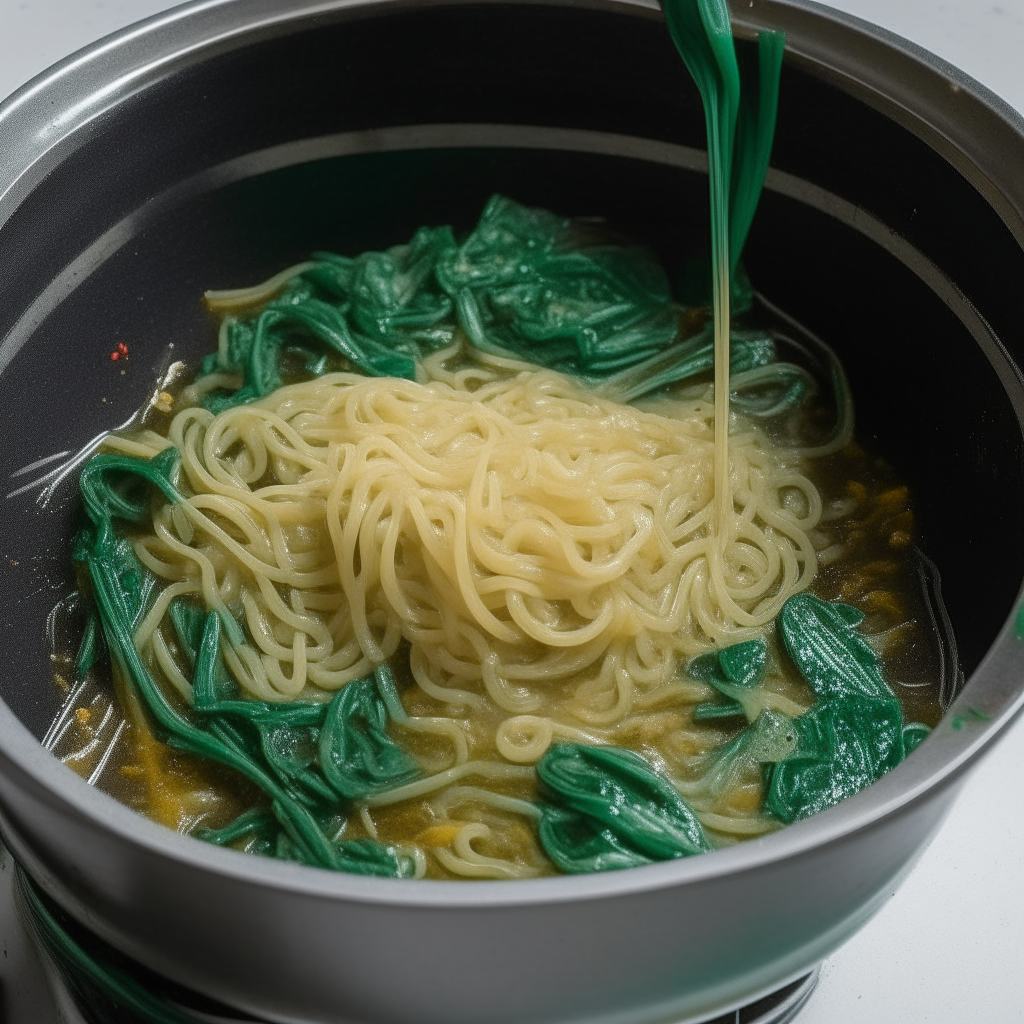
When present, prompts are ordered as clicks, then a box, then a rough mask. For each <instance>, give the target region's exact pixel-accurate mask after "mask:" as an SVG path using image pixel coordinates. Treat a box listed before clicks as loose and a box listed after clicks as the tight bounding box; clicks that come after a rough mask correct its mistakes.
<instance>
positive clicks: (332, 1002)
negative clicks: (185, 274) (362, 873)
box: [2, 764, 959, 1024]
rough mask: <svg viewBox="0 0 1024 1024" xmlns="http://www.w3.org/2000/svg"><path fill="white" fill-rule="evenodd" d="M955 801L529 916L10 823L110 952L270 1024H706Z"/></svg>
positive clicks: (46, 815)
mask: <svg viewBox="0 0 1024 1024" xmlns="http://www.w3.org/2000/svg"><path fill="white" fill-rule="evenodd" d="M3 768H4V777H5V778H6V779H8V780H9V781H10V780H11V779H12V775H14V774H16V773H13V772H12V770H11V766H10V765H9V764H8V765H4V766H3ZM958 788H959V787H958V785H957V784H953V783H950V784H948V785H945V786H942V787H936V788H934V789H932V790H930V791H929V792H928V793H927V794H926V795H925V796H923V797H922V798H921V799H919V800H918V801H916V802H915V803H914V804H913V805H912V806H910V807H907V808H905V809H904V812H903V813H901V814H899V815H893V816H890V817H889V818H887V819H885V820H883V821H879V822H876V823H875V824H874V825H873V826H872V827H870V828H865V829H861V830H860V831H858V832H856V833H854V834H852V835H848V836H845V837H842V838H840V839H838V840H836V841H834V842H831V843H826V844H822V845H819V846H815V847H812V848H811V849H808V850H806V851H805V852H804V853H803V854H801V855H798V856H795V857H788V858H784V859H782V860H778V861H774V862H771V863H768V864H763V865H760V866H757V867H755V868H752V869H750V870H747V871H742V872H736V873H730V874H726V875H724V876H721V877H718V878H715V879H710V880H709V879H704V880H701V881H699V882H697V883H692V882H689V883H688V882H683V883H681V884H675V885H673V884H666V885H663V886H656V887H654V888H650V889H648V890H646V891H641V892H635V891H634V892H630V893H626V894H623V895H619V896H607V897H604V898H597V899H583V900H579V899H577V900H552V901H549V902H533V903H530V904H526V905H521V906H516V905H514V904H513V905H504V906H483V907H459V906H451V907H444V906H426V907H424V906H401V905H391V906H381V905H379V904H376V903H374V902H367V901H364V900H360V899H347V900H346V899H339V898H332V897H329V896H328V897H325V896H323V895H320V894H316V893H311V894H299V893H296V892H287V891H281V890H276V889H272V888H268V887H266V886H263V885H261V884H259V883H257V882H253V881H251V880H247V879H244V878H227V877H223V876H221V875H219V874H218V873H216V872H210V871H207V870H205V869H204V868H203V867H202V866H197V865H194V864H182V863H181V862H178V861H176V860H174V859H173V858H169V857H167V856H165V855H163V854H162V853H160V852H159V851H150V850H145V851H140V849H139V848H138V847H137V846H135V845H134V844H130V843H126V842H125V841H123V840H122V839H121V838H120V837H119V836H117V835H116V834H114V833H112V832H110V831H108V830H105V829H103V828H97V827H96V824H95V822H92V821H90V820H88V819H86V818H83V817H82V816H80V815H78V814H76V813H75V811H74V809H73V808H71V807H70V806H63V807H62V806H55V805H54V804H53V803H52V801H48V800H47V799H46V798H45V794H41V793H38V792H33V791H32V787H31V786H24V787H17V788H12V787H11V786H10V785H8V786H7V787H5V792H4V797H3V801H2V803H3V822H2V823H3V833H4V839H5V842H6V843H7V844H8V845H9V846H10V848H11V849H12V851H13V852H14V854H15V856H16V857H17V858H18V859H19V860H20V861H21V862H22V863H23V864H24V865H25V866H26V867H27V868H28V869H29V871H30V873H31V874H32V875H33V876H34V877H35V878H36V879H37V880H38V881H39V882H40V883H42V884H43V885H44V887H45V888H46V889H47V891H48V892H50V894H51V895H53V896H54V897H55V898H56V899H57V900H58V901H59V902H60V903H61V904H62V905H63V906H64V907H66V908H67V909H69V910H70V911H71V912H72V913H73V914H74V916H75V917H77V918H78V919H79V920H81V921H83V922H85V923H86V924H87V925H88V926H89V927H90V928H92V929H93V930H95V931H96V932H97V933H98V934H99V935H101V936H102V937H103V938H105V939H107V940H108V941H110V942H111V943H112V944H113V945H115V946H117V947H118V948H120V949H122V950H123V951H124V952H126V953H128V954H129V955H130V956H132V957H133V958H135V959H137V960H139V961H140V962H142V963H144V964H146V965H147V966H149V967H152V968H153V969H154V970H157V971H158V972H160V973H162V974H165V975H167V976H168V977H171V978H173V979H174V980H176V981H178V982H180V983H182V984H184V985H187V986H188V987H190V988H194V989H196V990H198V991H200V992H203V993H205V994H208V995H210V996H213V997H215V998H217V999H220V1000H222V1001H223V1002H225V1003H227V1004H228V1005H231V1006H237V1007H239V1008H240V1009H245V1010H248V1011H250V1012H252V1013H254V1014H259V1015H261V1016H263V1017H266V1018H269V1019H271V1020H274V1021H281V1022H288V1024H292V1022H302V1024H314V1022H315V1024H412V1022H415V1024H527V1022H530V1024H569V1022H579V1024H583V1022H586V1024H655V1022H663V1021H666V1020H670V1021H673V1022H676V1021H678V1022H685V1021H691V1020H693V1021H698V1020H704V1019H707V1018H708V1017H710V1016H714V1015H717V1014H718V1013H720V1012H722V1011H723V1010H725V1009H727V1008H729V1007H731V1006H738V1005H742V1004H744V1003H747V1002H749V1001H750V1000H752V999H755V998H758V997H759V996H761V995H763V994H764V993H766V992H768V991H772V990H774V989H776V988H779V987H780V986H781V985H783V984H786V983H787V982H789V981H791V980H792V979H794V978H796V977H798V976H800V975H801V974H804V973H806V972H807V971H808V970H809V969H811V968H813V967H814V966H815V965H816V964H818V963H819V962H820V961H821V960H822V959H824V958H825V957H827V956H828V955H829V954H830V953H832V952H833V951H834V950H835V949H836V948H837V947H838V946H839V945H841V944H842V943H843V942H844V941H845V940H846V939H847V938H848V937H849V936H850V935H852V934H853V932H854V931H856V930H857V929H858V928H859V927H860V926H861V925H862V924H864V922H865V921H866V920H867V919H868V918H869V917H870V916H871V915H872V914H873V913H874V912H875V911H876V910H878V909H879V908H880V907H881V906H882V904H883V903H884V902H885V901H886V900H887V899H888V898H889V897H890V896H891V895H892V894H893V893H894V892H895V890H896V887H897V886H898V884H899V882H900V880H901V879H902V878H903V876H904V875H905V874H906V873H907V872H908V871H909V869H910V868H911V866H912V865H913V864H914V862H915V861H916V859H917V857H918V856H919V855H920V853H921V852H922V851H923V849H924V847H925V846H926V845H927V843H928V841H929V840H930V839H931V837H932V835H933V834H934V832H935V830H936V829H937V828H938V826H939V824H940V823H941V821H942V819H943V817H944V815H945V813H946V811H947V810H948V808H949V806H950V805H951V803H952V801H953V799H954V798H955V795H956V791H957V789H958ZM237 856H242V855H237ZM642 870H648V869H642ZM428 884H430V883H428ZM434 884H435V885H447V884H450V883H434ZM505 884H509V883H505ZM512 884H514V883H512ZM285 965H286V966H285Z"/></svg>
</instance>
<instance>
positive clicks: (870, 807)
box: [0, 0, 1024, 910]
mask: <svg viewBox="0 0 1024 1024" xmlns="http://www.w3.org/2000/svg"><path fill="white" fill-rule="evenodd" d="M492 2H494V3H498V2H508V0H194V2H192V3H186V4H183V5H181V6H179V7H175V8H172V9H171V10H169V11H167V12H164V13H162V14H158V15H156V16H154V17H152V18H149V19H147V20H145V21H142V22H139V23H137V24H134V25H131V26H129V27H128V28H126V29H124V30H122V31H120V32H117V33H114V34H112V35H110V36H107V37H105V38H104V39H101V40H99V41H98V42H96V43H94V44H92V45H90V46H88V47H86V48H84V49H82V50H79V51H78V52H77V53H74V54H72V55H71V56H69V57H67V58H66V59H65V60H63V61H61V62H60V63H58V64H55V65H54V66H53V67H52V68H50V69H49V70H47V71H44V72H43V73H42V74H41V75H38V76H37V77H36V78H34V79H32V80H31V81H29V82H28V83H26V84H25V85H24V86H22V87H21V88H20V89H19V90H18V91H16V92H15V93H13V94H12V95H11V96H10V97H9V98H8V99H7V100H6V101H4V102H3V103H2V104H0V154H3V159H2V161H0V230H2V227H3V224H4V223H5V221H6V219H7V218H8V217H9V216H10V215H11V213H12V212H13V211H14V209H16V208H17V206H18V205H19V204H20V202H21V200H22V199H23V198H24V196H25V195H27V194H28V192H29V191H30V190H31V189H32V188H33V187H34V185H35V184H36V183H37V182H38V181H39V180H40V179H41V178H42V176H44V175H45V174H46V173H48V171H49V170H51V169H52V167H53V166H55V165H56V164H57V163H59V162H60V160H62V159H63V158H64V157H65V156H66V155H67V153H68V152H69V151H70V150H73V149H74V148H76V146H77V144H78V142H79V140H81V139H82V137H83V136H85V135H86V134H87V129H88V126H89V124H90V122H92V121H93V120H95V118H97V117H98V116H99V115H100V114H102V113H103V112H104V111H106V110H109V109H111V108H113V107H114V106H116V105H117V104H119V103H121V102H123V101H124V100H126V99H127V98H128V97H130V96H131V95H133V94H135V93H136V92H138V91H140V90H142V89H145V88H147V87H149V86H152V85H153V84H155V82H157V81H159V80H161V79H162V78H164V77H166V76H167V75H169V74H171V73H173V72H176V71H179V70H181V69H182V68H184V67H186V66H188V65H190V64H192V63H195V62H198V61H201V60H203V59H207V58H209V57H210V56H212V55H214V54H215V53H218V52H223V51H225V50H230V49H234V48H236V47H239V46H244V45H247V44H249V43H251V42H253V41H254V40H255V39H258V38H261V37H264V36H266V35H276V34H283V33H285V32H289V31H292V30H298V29H300V28H301V27H302V26H303V25H304V23H306V22H307V20H308V19H313V18H324V17H329V18H332V19H347V18H355V17H371V16H373V15H374V14H375V13H377V12H378V11H380V10H381V9H382V8H384V7H386V9H387V10H388V11H389V12H390V11H398V10H403V9H406V10H408V9H413V8H416V9H422V8H423V7H424V6H425V4H426V3H430V4H432V5H435V6H446V7H450V6H459V5H463V4H467V5H468V4H479V3H492ZM513 2H517V3H523V4H531V5H545V6H563V7H576V8H584V9H591V10H603V11H612V12H617V13H627V14H630V13H631V14H634V15H637V16H641V17H645V18H654V19H659V20H660V19H661V12H660V8H659V7H658V5H657V3H656V0H513ZM748 2H749V6H748V3H744V5H743V7H742V10H740V11H736V12H734V25H735V26H736V29H737V31H738V34H741V35H745V36H750V35H752V34H754V33H755V32H756V31H757V30H758V29H760V28H780V29H783V30H785V31H786V32H787V35H788V39H787V58H788V59H792V60H795V61H797V62H798V63H800V64H802V65H803V66H804V67H806V68H808V69H810V70H811V71H812V72H813V73H815V74H817V75H818V77H824V78H826V79H827V80H830V81H832V83H833V84H836V85H839V86H840V88H842V89H843V90H844V91H846V92H848V93H852V94H854V95H856V96H857V97H858V98H860V99H862V100H864V101H865V102H867V103H868V104H869V105H871V106H873V107H875V108H876V109H880V110H881V111H882V112H884V113H885V114H887V115H888V116H890V117H891V118H892V119H893V120H896V121H897V122H899V123H901V124H902V125H903V127H905V128H907V129H908V130H910V131H912V132H913V133H914V134H916V135H918V136H919V137H920V138H922V139H923V140H924V141H925V142H927V143H928V144H929V145H931V146H932V147H933V148H934V149H937V150H938V151H939V152H940V153H941V154H942V155H943V156H944V157H946V159H947V160H949V161H950V162H951V163H952V164H953V165H954V166H955V167H956V168H957V169H958V170H959V171H960V172H961V173H962V174H963V175H964V176H965V177H966V178H967V179H968V180H969V181H970V182H971V183H972V184H973V185H974V186H975V187H976V188H977V189H978V190H979V191H980V192H981V193H982V195H983V196H984V197H985V198H986V200H988V201H989V202H990V204H991V205H992V206H993V207H994V208H995V209H996V211H997V213H998V214H999V215H1000V217H1001V218H1002V219H1003V221H1004V223H1005V224H1006V225H1007V227H1008V228H1009V229H1010V230H1011V232H1012V233H1013V234H1014V236H1015V237H1016V239H1017V240H1018V242H1024V180H1022V179H1019V178H1018V179H1017V181H1016V182H1015V181H1014V177H1013V175H1012V168H1013V167H1014V166H1019V165H1020V161H1021V159H1022V158H1024V118H1022V117H1021V116H1020V115H1019V114H1018V113H1017V112H1016V111H1015V110H1013V109H1012V108H1011V107H1009V106H1008V105H1007V104H1006V103H1004V102H1003V101H1002V100H1001V99H999V98H998V97H997V96H995V95H994V94H993V93H991V92H990V91H989V90H988V89H986V88H985V87H984V86H982V85H980V84H979V83H978V82H976V81H975V80H973V79H972V78H970V77H969V76H967V75H965V74H964V73H963V72H961V71H959V70H958V69H956V68H954V67H953V66H952V65H949V64H947V63H946V62H945V61H942V60H941V59H939V58H938V57H935V56H934V55H933V54H930V53H928V52H927V51H925V50H923V49H921V48H920V47H917V46H916V45H914V44H912V43H910V42H908V41H907V40H904V39H902V38H900V37H898V36H895V35H893V34H892V33H889V32H887V31H885V30H883V29H880V28H877V27H875V26H873V25H870V24H869V23H867V22H864V21H862V20H861V19H858V18H854V17H852V16H849V15H846V14H842V13H840V12H838V11H835V10H832V9H830V8H826V7H824V6H823V5H821V4H818V3H814V2H811V0H748ZM836 41H842V43H843V44H844V45H842V46H839V47H837V46H835V45H834V44H835V43H836ZM830 43H831V44H832V45H831V46H830ZM894 81H895V82H898V84H897V85H894ZM968 114H969V115H970V117H969V118H968V117H967V115H968ZM1011 155H1012V156H1014V157H1015V158H1016V159H1015V160H1014V159H1010V156H1011ZM2 348H3V345H2V343H0V350H2ZM1003 355H1004V356H1005V357H1006V362H1007V364H1008V365H1009V366H1010V367H1011V368H1012V371H1013V377H1014V378H1015V379H1013V380H1011V379H1008V378H1007V375H1006V373H1005V372H1004V373H1002V374H1001V379H1002V383H1003V386H1004V387H1005V388H1006V389H1007V391H1008V393H1010V397H1011V400H1014V406H1015V409H1016V411H1017V415H1018V420H1019V421H1021V422H1024V414H1022V408H1024V397H1022V396H1024V387H1022V381H1021V374H1020V370H1019V369H1018V368H1017V367H1016V364H1014V363H1013V361H1012V360H1011V359H1010V358H1009V356H1008V355H1007V354H1006V353H1005V352H1004V353H1003ZM990 358H991V357H990ZM998 369H999V368H998V367H997V371H998ZM1014 385H1016V388H1014ZM1014 390H1016V392H1017V394H1016V395H1014V394H1013V391H1014ZM1019 600H1020V594H1018V598H1017V600H1015V602H1014V608H1013V609H1011V612H1010V614H1009V616H1008V618H1007V620H1006V622H1005V623H1004V625H1003V627H1002V629H1001V631H1000V632H999V634H998V636H997V638H996V640H995V641H994V642H993V644H992V646H991V647H990V649H989V651H988V653H987V654H986V656H985V658H984V659H983V660H982V662H981V664H980V665H979V666H978V668H977V669H976V670H975V672H974V673H973V674H972V676H971V678H970V679H969V680H968V681H967V684H966V685H965V687H964V689H963V691H962V692H961V694H960V696H959V697H958V698H957V700H956V701H955V702H954V703H953V705H952V706H951V707H950V708H949V709H947V712H946V713H945V715H944V717H943V719H942V722H941V723H940V724H939V726H938V727H937V728H936V729H935V730H934V732H933V734H932V735H931V736H929V738H928V740H927V741H926V742H925V743H924V744H922V746H921V747H920V748H918V749H917V750H916V751H915V752H914V756H913V757H912V758H909V759H907V760H906V761H904V762H903V763H902V764H901V765H899V766H898V767H897V768H896V769H894V770H893V771H892V772H890V773H889V774H888V775H886V776H884V777H883V778H882V779H880V780H879V781H878V782H876V783H874V784H873V785H872V786H870V787H868V788H867V789H865V790H863V791H861V792H860V793H858V794H856V795H855V796H853V797H851V798H849V799H847V800H845V801H843V802H842V803H841V804H839V805H837V806H835V807H832V808H830V809H828V810H826V811H823V812H821V813H819V814H817V815H815V816H814V817H812V818H809V819H806V820H804V821H801V822H797V823H795V824H793V825H789V826H787V827H785V828H782V829H780V830H779V831H778V832H774V833H771V834H769V835H766V836H763V837H761V838H758V839H754V840H751V841H748V842H745V843H742V844H739V845H737V846H734V847H731V848H728V849H724V850H718V851H716V852H715V853H714V855H713V856H710V857H708V856H702V857H692V858H687V859H684V860H676V861H669V862H666V863H661V864H654V865H651V866H649V867H644V868H634V869H631V870H629V871H616V872H608V873H604V874H597V875H579V876H558V877H553V878H541V879H530V880H519V881H517V882H515V883H514V884H511V883H509V882H507V881H434V880H420V881H419V882H418V883H417V884H412V883H411V882H410V881H409V880H397V879H380V878H367V877H361V876H357V875H348V874H343V873H339V872H330V871H325V870H322V869H319V868H311V867H305V866H303V865H299V864H292V863H287V862H282V861H275V860H269V859H264V858H261V857H253V856H249V855H246V854H242V853H239V852H237V851H234V850H230V849H222V848H219V847H215V846H211V845H210V844H207V843H203V842H202V841H200V840H198V839H195V838H192V837H191V836H187V835H180V834H178V833H176V832H174V831H173V830H171V829H168V828H165V827H163V826H161V825H158V824H156V823H155V822H152V821H150V820H149V819H147V818H145V817H143V816H142V815H141V814H139V813H137V812H135V811H133V810H131V809H130V808H128V807H127V806H125V805H123V804H121V803H120V802H119V801H117V800H116V799H115V798H113V797H111V796H108V795H107V794H106V793H103V792H101V791H99V790H96V789H94V788H93V787H92V786H89V785H88V784H87V783H86V782H85V781H84V780H83V779H81V778H80V777H79V776H78V775H76V774H75V773H74V772H73V771H72V770H71V769H70V768H68V767H67V766H66V765H64V764H62V763H61V762H60V761H58V760H57V759H56V758H55V757H54V756H53V755H52V754H50V753H49V751H47V750H46V749H45V748H44V747H43V746H42V745H41V744H40V743H39V742H38V741H37V740H36V739H35V737H34V736H33V735H32V734H31V733H30V732H29V731H28V729H26V728H25V726H24V725H22V723H21V722H20V721H19V720H18V718H17V717H16V716H15V715H14V714H13V712H12V711H11V710H10V709H9V708H8V707H7V706H6V704H4V703H3V702H0V764H2V765H3V766H4V768H5V770H6V773H8V774H10V771H11V769H13V770H14V772H15V773H16V774H20V775H21V776H22V777H24V779H25V780H26V781H30V782H31V784H33V785H34V786H35V787H37V788H41V789H42V790H43V791H45V793H46V798H47V800H48V801H49V802H51V803H53V802H56V803H59V804H60V805H62V806H63V807H64V808H65V809H68V810H70V811H71V812H73V813H74V814H75V815H76V816H78V817H79V818H80V819H84V820H85V821H86V822H87V823H89V824H90V825H93V826H98V827H100V828H102V829H107V830H110V831H112V832H114V833H116V834H117V835H118V836H119V837H121V838H122V839H124V840H126V841H127V842H128V843H130V844H133V845H137V846H139V847H143V848H144V849H145V850H147V851H148V852H150V853H151V854H156V855H159V856H162V857H166V858H169V859H171V860H173V861H176V862H178V864H179V865H180V866H181V867H183V868H192V869H197V870H201V871H204V872H208V873H210V874H211V875H218V876H220V877H222V878H224V879H226V880H231V881H234V882H236V883H238V884H256V885H260V886H265V887H270V888H274V889H277V890H280V891H283V892H289V893H293V894H298V895H307V896H312V897H316V898H318V899H329V900H338V901H357V902H372V903H380V904H385V905H389V906H410V907H411V906H416V907H435V908H444V909H449V910H456V909H463V910H472V909H480V908H486V907H495V906H524V905H528V904H534V903H559V902H576V901H579V900H589V899H594V898H615V897H620V896H625V895H627V894H630V893H636V892H642V891H649V890H656V889H662V888H668V887H675V886H684V885H693V884H699V883H701V882H703V881H706V880H710V879H713V878H720V877H722V876H725V875H731V874H736V873H740V872H745V871H752V870H757V869H759V868H761V867H763V866H764V865H767V864H770V863H773V862H778V861H783V860H787V859H791V858H796V857H799V856H801V855H802V854H804V853H806V852H807V851H809V850H812V849H815V848H818V847H821V846H824V845H827V844H830V843H835V842H838V841H840V840H842V839H843V838H844V837H845V836H848V835H850V834H852V833H855V832H858V831H861V830H866V829H870V828H872V827H873V826H875V825H877V824H878V823H880V822H882V821H883V820H885V819H887V818H889V817H890V816H892V815H896V814H899V813H901V812H904V811H905V810H906V809H908V808H909V807H910V806H911V805H913V804H915V803H917V802H921V801H926V800H928V799H929V797H930V796H933V795H934V794H935V793H937V792H939V791H940V790H944V789H946V788H947V787H949V786H950V785H952V784H953V783H954V782H955V781H956V780H957V779H958V778H959V777H960V776H961V775H962V774H963V772H964V771H966V770H967V769H968V768H969V767H970V766H971V764H972V763H973V762H974V761H975V760H976V759H977V758H978V757H979V756H980V755H981V754H982V752H983V751H984V749H985V748H986V747H989V746H991V744H992V743H993V742H994V741H995V740H996V739H997V738H998V737H999V736H1000V735H1001V734H1002V733H1003V732H1005V730H1006V728H1007V727H1008V726H1009V725H1010V723H1011V722H1012V721H1013V719H1014V718H1016V717H1017V715H1018V714H1019V713H1020V712H1021V711H1022V709H1024V642H1022V640H1024V616H1022V618H1021V620H1020V621H1018V613H1017V610H1016V608H1017V604H1018V602H1019ZM978 711H980V712H981V716H979V715H978V714H977V712H978ZM5 820H7V821H9V822H10V824H13V825H15V828H16V822H14V821H12V820H11V819H9V818H7V816H6V815H5Z"/></svg>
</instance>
